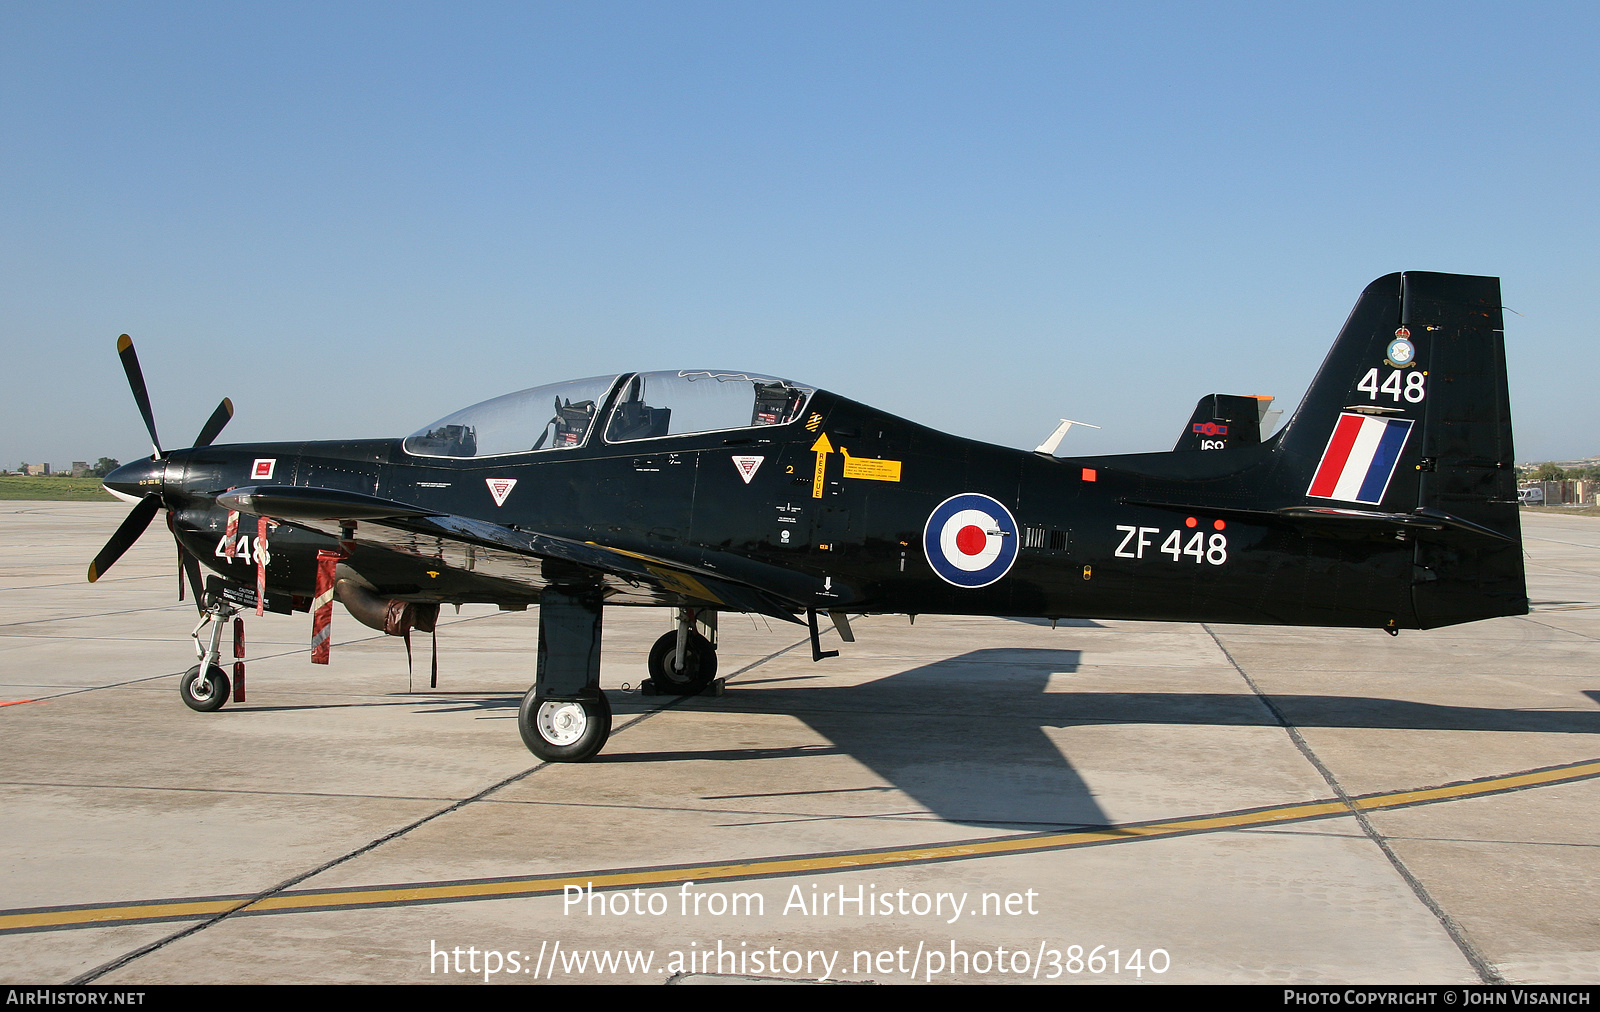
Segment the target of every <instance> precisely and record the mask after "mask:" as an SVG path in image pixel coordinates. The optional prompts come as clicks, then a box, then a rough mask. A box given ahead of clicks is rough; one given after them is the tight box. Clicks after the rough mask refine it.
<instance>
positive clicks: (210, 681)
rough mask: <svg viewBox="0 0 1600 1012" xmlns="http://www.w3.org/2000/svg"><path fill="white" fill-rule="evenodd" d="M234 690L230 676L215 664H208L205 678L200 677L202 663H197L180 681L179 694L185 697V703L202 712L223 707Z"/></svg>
mask: <svg viewBox="0 0 1600 1012" xmlns="http://www.w3.org/2000/svg"><path fill="white" fill-rule="evenodd" d="M232 691H233V686H231V685H229V684H228V676H227V675H225V674H223V673H222V669H221V668H219V667H217V666H216V665H215V664H210V665H207V666H206V677H204V678H202V677H200V665H198V664H196V665H195V666H194V667H192V668H190V669H189V670H188V672H187V673H186V674H185V675H184V676H183V681H181V682H179V683H178V695H180V696H182V697H183V703H184V705H185V706H187V707H188V708H189V709H191V710H199V711H200V712H201V713H210V712H211V711H212V710H220V709H222V704H224V703H226V702H227V701H228V695H229V694H230V693H231V692H232Z"/></svg>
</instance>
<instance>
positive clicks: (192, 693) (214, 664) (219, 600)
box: [178, 594, 244, 713]
mask: <svg viewBox="0 0 1600 1012" xmlns="http://www.w3.org/2000/svg"><path fill="white" fill-rule="evenodd" d="M238 612H239V609H238V608H235V607H234V606H233V605H232V604H230V603H228V601H227V600H226V599H225V598H223V596H222V595H221V594H209V595H208V597H207V599H206V608H205V611H204V612H202V613H201V615H200V624H199V625H196V626H195V627H194V632H192V633H190V634H189V635H190V636H192V637H194V652H195V654H196V655H197V656H198V657H199V658H200V663H199V664H196V665H195V666H194V667H192V668H190V669H189V670H188V671H187V672H186V673H185V674H184V676H183V680H182V681H181V682H179V683H178V695H180V696H182V697H183V704H184V705H185V706H187V707H188V708H189V709H191V710H198V711H200V712H201V713H210V712H211V711H213V710H220V709H222V707H223V706H224V705H225V704H226V703H227V702H228V696H229V695H230V693H231V692H232V688H233V687H232V686H231V685H229V684H228V676H227V675H225V674H223V672H222V665H221V664H220V663H218V660H219V658H220V657H221V654H222V630H223V629H224V628H225V627H226V626H227V624H228V619H230V618H232V617H233V616H234V615H236V614H238ZM208 622H209V623H210V624H211V646H210V648H209V649H208V648H206V647H204V646H201V644H200V630H202V629H204V628H205V627H206V623H208ZM240 670H243V666H242V665H241V666H240ZM241 677H242V676H241ZM240 691H241V692H243V691H244V690H242V689H241V690H240Z"/></svg>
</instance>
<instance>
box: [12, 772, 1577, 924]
mask: <svg viewBox="0 0 1600 1012" xmlns="http://www.w3.org/2000/svg"><path fill="white" fill-rule="evenodd" d="M1594 777H1600V759H1596V760H1590V761H1586V762H1581V763H1574V764H1570V765H1563V766H1548V767H1542V768H1540V769H1535V770H1525V771H1523V772H1520V773H1512V774H1507V775H1505V776H1499V777H1488V778H1485V779H1482V780H1472V781H1467V782H1464V783H1457V784H1445V785H1442V786H1438V787H1425V788H1418V789H1415V790H1407V791H1391V792H1386V793H1382V794H1372V795H1366V796H1363V797H1359V798H1352V799H1351V801H1350V805H1354V806H1355V807H1356V808H1359V809H1361V810H1363V811H1368V812H1373V811H1382V810H1384V809H1392V808H1404V807H1407V806H1411V805H1422V804H1434V803H1438V802H1444V801H1455V800H1460V799H1463V798H1473V797H1483V796H1485V795H1489V794H1501V793H1505V792H1508V791H1517V790H1525V789H1528V788H1532V787H1547V786H1551V785H1554V784H1563V783H1572V782H1574V781H1577V780H1585V779H1589V778H1594ZM1350 805H1347V804H1346V803H1345V802H1343V801H1337V800H1321V801H1310V802H1301V803H1296V804H1290V805H1277V806H1274V807H1271V808H1260V809H1252V810H1248V811H1240V812H1221V813H1216V814H1211V815H1201V816H1196V817H1194V818H1189V819H1173V820H1165V821H1156V822H1145V823H1130V824H1127V825H1121V826H1107V827H1104V828H1099V829H1086V830H1078V831H1074V832H1068V833H1039V834H1027V835H1020V836H1009V837H998V838H990V839H986V840H973V841H969V842H961V843H940V844H933V845H930V846H926V847H905V848H898V849H893V850H877V851H846V852H839V853H832V854H811V855H796V856H790V857H774V858H763V859H759V860H754V861H736V862H728V863H722V864H697V865H672V866H666V867H659V868H638V869H622V870H615V871H595V872H579V873H576V874H569V875H547V876H535V877H518V878H499V879H472V880H468V881H462V882H419V883H414V884H407V885H392V886H370V887H361V888H355V889H329V890H312V889H306V890H291V891H286V892H281V893H277V894H274V895H271V896H267V897H265V898H263V899H260V900H256V901H254V902H251V901H250V898H249V897H248V896H219V897H194V898H192V899H178V900H157V901H146V902H137V903H125V904H106V905H101V906H87V905H86V906H77V907H49V908H44V907H38V908H33V909H27V910H11V911H0V934H5V933H12V932H26V931H49V930H53V929H63V928H85V927H99V926H104V925H109V924H127V923H140V922H152V921H179V920H200V919H203V918H207V917H215V916H218V915H220V914H226V913H229V912H234V913H239V914H273V913H291V912H295V911H311V910H338V909H351V908H359V907H386V906H410V905H415V904H423V903H447V902H460V901H469V900H487V899H508V898H511V897H528V896H543V895H550V894H553V893H560V892H561V891H562V890H563V889H565V888H566V887H568V886H578V887H584V886H592V887H593V888H595V889H624V888H639V887H644V886H664V885H679V884H681V883H685V882H714V881H719V880H721V881H726V880H730V879H753V878H771V877H775V876H783V875H805V874H818V873H826V872H838V871H850V870H855V869H863V868H879V867H884V866H888V865H911V864H926V863H930V862H937V861H958V860H962V859H967V858H980V857H996V856H1003V855H1014V854H1029V853H1038V852H1041V851H1049V850H1063V849H1070V848H1074V847H1087V846H1096V845H1104V844H1114V843H1126V842H1131V841H1134V840H1152V839H1159V838H1162V837H1169V836H1183V835H1189V834H1194V833H1207V832H1216V831H1219V830H1229V829H1250V828H1255V827H1259V826H1270V825H1276V824H1283V823H1292V822H1304V821H1308V820H1313V819H1326V818H1336V817H1338V816H1342V815H1349V814H1350Z"/></svg>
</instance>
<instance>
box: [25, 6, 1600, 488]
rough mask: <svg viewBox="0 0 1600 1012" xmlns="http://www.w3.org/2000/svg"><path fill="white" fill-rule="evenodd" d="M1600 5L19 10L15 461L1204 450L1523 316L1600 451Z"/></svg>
mask: <svg viewBox="0 0 1600 1012" xmlns="http://www.w3.org/2000/svg"><path fill="white" fill-rule="evenodd" d="M1597 27H1600V14H1597V8H1595V7H1593V6H1592V5H1577V4H1546V5H1532V6H1513V5H1509V4H1499V5H1473V4H1465V3H1453V4H1348V3H1341V4H1327V5H1313V4H1263V5H1253V4H1222V5H1215V4H1208V5H1199V4H1194V5H1184V4H1127V5H1106V4H1093V5H1091V4H1081V5H1078V4H1062V3H1057V4H1004V3H987V4H955V3H950V4H943V3H916V4H913V3H878V4H861V3H854V4H821V3H813V4H793V5H784V4H773V3H761V4H755V3H743V4H696V3H641V4H632V3H562V4H534V3H526V4H508V5H467V4H450V5H446V4H432V5H403V4H394V3H385V4H374V5H357V4H308V5H299V6H297V5H292V4H284V3H274V4H265V5H244V4H226V5H217V4H195V5H157V4H138V5H116V4H92V5H91V4H84V5H66V4H32V3H26V4H16V3H0V145H3V149H0V150H3V157H0V355H3V361H4V366H5V368H4V373H5V375H6V377H7V382H6V384H5V387H6V392H5V394H4V396H3V397H0V466H6V467H15V466H16V464H17V463H18V462H20V461H22V460H28V461H40V460H48V461H50V462H52V463H56V464H63V463H66V462H67V461H70V460H72V459H79V460H84V459H87V460H90V461H93V460H94V459H95V458H96V457H98V456H101V455H109V456H114V457H118V458H120V459H122V460H124V461H126V460H129V459H132V458H134V457H136V456H139V455H141V454H142V453H148V452H149V451H148V446H147V441H146V439H145V435H144V431H143V425H142V424H141V422H140V421H139V417H138V413H137V412H136V410H135V409H134V406H133V402H132V399H131V397H130V396H129V394H128V392H127V388H126V383H125V381H124V380H123V378H122V375H121V369H120V366H119V365H118V362H117V359H116V355H115V340H116V337H117V335H118V334H120V333H124V332H126V333H129V334H131V335H132V336H133V338H134V340H135V342H136V345H137V347H138V349H139V351H140V355H141V358H142V360H143V362H144V366H145V372H146V376H147V378H148V379H149V381H150V388H151V396H152V400H153V401H154V405H155V411H156V417H157V423H158V425H159V426H160V429H161V433H162V438H163V441H164V442H165V443H166V444H167V445H170V446H178V445H187V443H188V442H190V441H191V440H192V439H193V436H194V433H195V432H196V431H198V429H199V427H200V425H201V423H202V422H203V421H204V419H205V417H206V416H207V415H208V414H209V413H210V411H211V409H212V408H213V407H214V406H215V404H216V402H217V401H218V400H219V399H220V398H221V397H222V396H224V395H227V396H231V397H232V398H233V399H234V402H235V404H236V406H237V409H238V413H237V415H236V417H235V419H234V421H233V423H232V424H231V425H230V426H229V427H228V429H227V430H226V431H225V433H224V436H223V441H256V440H265V439H313V438H331V437H346V436H384V435H403V434H405V433H407V432H409V431H411V430H413V429H415V428H417V427H419V426H421V425H422V424H423V423H425V422H427V421H429V420H431V419H433V418H435V417H438V416H441V415H444V414H446V413H448V412H450V411H452V410H454V409H456V408H459V407H462V406H464V405H466V404H468V403H471V402H474V401H477V400H482V399H485V398H488V397H492V396H495V395H497V394H501V393H505V392H507V391H510V390H514V389H519V388H522V387H528V386H535V385H538V384H542V383H547V382H553V381H556V380H560V379H566V378H571V377H577V376H589V375H594V374H597V373H605V372H611V371H623V370H627V369H635V368H641V369H656V368H671V367H680V366H688V367H696V368H703V367H716V368H741V369H748V370H753V371H761V372H767V373H772V374H777V375H783V376H788V377H791V378H793V379H798V380H803V381H806V382H810V383H813V384H817V385H820V386H824V387H827V388H829V389H833V390H836V391H838V392H840V393H843V394H845V395H847V396H851V397H855V398H857V399H859V400H864V401H867V402H870V403H874V404H878V405H880V406H882V407H885V408H887V409H889V410H891V411H894V412H897V413H900V414H904V415H907V416H909V417H912V418H915V419H917V420H919V421H923V422H926V423H928V424H932V425H935V426H937V427H940V428H944V429H947V430H949V431H953V432H958V433H961V434H964V435H970V436H976V437H979V438H983V439H989V440H992V441H995V442H1000V443H1005V444H1009V445H1015V446H1023V447H1031V446H1033V445H1034V444H1035V443H1037V442H1038V441H1039V440H1040V439H1042V438H1043V437H1044V436H1045V435H1046V434H1047V433H1049V431H1050V430H1051V429H1052V428H1053V426H1054V424H1055V421H1056V419H1057V418H1059V417H1062V416H1066V417H1070V418H1077V419H1082V420H1085V421H1090V422H1095V423H1097V424H1100V425H1102V426H1104V428H1103V429H1101V430H1100V431H1098V432H1095V431H1090V430H1076V429H1075V430H1074V431H1073V432H1072V434H1071V435H1070V436H1069V437H1068V440H1067V442H1066V443H1065V444H1064V445H1063V448H1062V452H1064V453H1070V452H1079V453H1106V452H1122V451H1130V452H1131V451H1138V450H1148V449H1166V448H1169V447H1170V446H1171V444H1172V442H1173V440H1174V439H1175V438H1176V436H1177V433H1178V431H1179V429H1180V427H1181V426H1182V424H1183V423H1184V421H1185V420H1186V419H1187V417H1188V415H1189V412H1190V410H1191V409H1192V407H1193V405H1194V402H1195V401H1196V400H1197V399H1198V398H1199V397H1200V396H1201V395H1203V394H1206V393H1209V392H1213V391H1218V392H1231V393H1246V394H1259V393H1266V394H1275V395H1277V396H1278V397H1280V398H1282V401H1281V402H1280V406H1283V407H1292V404H1293V402H1294V401H1296V400H1297V399H1298V398H1299V396H1300V395H1301V393H1302V392H1303V391H1304V388H1305V385H1306V383H1307V382H1308V381H1309V380H1310V378H1311V375H1312V373H1313V371H1314V370H1315V369H1316V367H1317V365H1318V363H1320V361H1321V359H1322V356H1323V354H1324V353H1325V352H1326V350H1327V347H1328V345H1329V343H1330V342H1331V341H1332V339H1333V336H1334V334H1335V333H1336V332H1337V330H1338V327H1339V325H1340V324H1341V322H1342V321H1343V319H1344V317H1345V315H1346V314H1347V313H1348V311H1349V308H1350V306H1351V305H1352V304H1353V302H1354V301H1355V298H1356V296H1357V295H1358V294H1359V292H1360V291H1361V289H1362V288H1363V287H1364V286H1365V285H1366V284H1367V283H1368V282H1369V281H1371V280H1372V279H1373V278H1375V277H1378V276H1380V275H1382V274H1386V273H1389V272H1391V271H1395V270H1405V269H1410V270H1436V271H1449V272H1460V273H1474V274H1493V275H1498V276H1500V277H1501V278H1502V279H1503V284H1504V297H1505V302H1506V305H1507V306H1509V307H1510V308H1511V309H1513V310H1516V311H1517V312H1518V313H1520V314H1522V315H1520V316H1518V315H1511V314H1508V315H1507V320H1508V322H1507V341H1508V352H1509V355H1508V357H1509V359H1510V363H1511V370H1512V408H1513V414H1514V417H1515V422H1516V438H1517V446H1518V457H1519V459H1524V460H1526V459H1549V458H1566V457H1575V456H1580V455H1589V454H1596V453H1600V401H1597V398H1596V397H1595V396H1594V387H1595V383H1594V379H1595V377H1596V376H1597V375H1600V369H1597V366H1600V342H1597V341H1596V340H1595V330H1596V327H1595V323H1594V318H1593V313H1592V310H1591V304H1592V302H1593V298H1592V294H1591V293H1592V291H1593V288H1594V279H1595V277H1596V273H1597V272H1596V268H1597V266H1600V263H1597V259H1600V258H1597V241H1600V240H1597V237H1600V220H1597V219H1600V214H1597V200H1596V187H1595V184H1596V171H1595V166H1596V165H1597V162H1600V160H1597V155H1600V143H1597V142H1600V102H1597V97H1600V80H1597V77H1600V74H1597V66H1596V64H1597V57H1596V50H1595V41H1594V40H1595V39H1596V37H1597V32H1596V29H1597Z"/></svg>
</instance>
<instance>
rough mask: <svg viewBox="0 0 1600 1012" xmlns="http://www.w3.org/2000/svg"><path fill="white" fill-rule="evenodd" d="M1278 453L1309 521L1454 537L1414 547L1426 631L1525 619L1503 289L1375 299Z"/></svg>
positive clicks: (1409, 276)
mask: <svg viewBox="0 0 1600 1012" xmlns="http://www.w3.org/2000/svg"><path fill="white" fill-rule="evenodd" d="M1278 449H1279V450H1280V452H1282V453H1284V454H1285V455H1286V456H1287V457H1289V458H1290V459H1294V458H1298V459H1299V461H1300V465H1299V466H1296V467H1294V468H1293V470H1295V471H1302V472H1303V474H1302V476H1301V477H1302V479H1303V480H1304V481H1305V484H1304V485H1303V486H1300V488H1299V490H1298V491H1299V494H1303V495H1304V497H1305V498H1304V500H1303V501H1304V502H1305V503H1306V505H1307V506H1308V507H1325V508H1329V509H1337V510H1350V511H1363V512H1372V513H1388V514H1409V515H1411V516H1414V517H1419V518H1429V517H1432V518H1436V519H1438V520H1440V521H1441V522H1443V523H1444V524H1445V526H1444V527H1443V529H1442V530H1440V531H1438V532H1437V533H1432V534H1427V535H1419V536H1418V538H1417V541H1416V558H1415V565H1414V567H1413V570H1414V578H1413V588H1412V597H1413V600H1414V603H1415V605H1416V609H1417V617H1418V621H1419V623H1420V624H1421V625H1422V626H1423V627H1424V628H1429V627H1433V626H1438V625H1447V624H1450V623H1454V622H1465V621H1471V620H1473V619H1478V618H1487V617H1490V616H1493V615H1508V614H1523V613H1525V612H1526V611H1527V591H1526V585H1525V583H1524V579H1523V570H1522V545H1521V526H1520V523H1519V519H1518V514H1517V487H1516V471H1515V468H1514V457H1513V451H1512V443H1511V408H1510V395H1509V393H1508V390H1507V384H1506V368H1505V341H1504V332H1503V322H1502V317H1501V311H1500V281H1499V279H1498V278H1480V277H1468V276H1463V275H1455V274H1427V273H1421V272H1407V273H1404V274H1391V275H1388V276H1387V277H1383V278H1379V279H1378V280H1377V281H1374V282H1373V283H1372V284H1370V285H1368V286H1367V289H1366V291H1364V292H1362V294H1361V298H1360V300H1359V301H1357V303H1356V306H1355V309H1354V310H1352V311H1351V313H1350V318H1349V319H1348V320H1347V321H1346V322H1345V325H1344V329H1343V330H1342V331H1341V332H1340V334H1339V339H1338V340H1337V341H1335V342H1334V345H1333V348H1332V350H1331V351H1329V352H1328V357H1327V359H1326V360H1324V362H1323V364H1322V368H1321V369H1320V370H1318V372H1317V377H1316V379H1315V380H1313V381H1312V384H1311V387H1310V389H1309V390H1307V391H1306V396H1305V400H1304V401H1302V402H1301V404H1300V407H1299V409H1298V410H1296V411H1295V414H1294V417H1293V418H1292V419H1291V420H1290V421H1289V424H1288V425H1287V426H1285V427H1284V430H1283V435H1282V439H1281V440H1280V442H1279V446H1278ZM1287 491H1290V492H1291V494H1296V493H1297V490H1295V489H1289V490H1287Z"/></svg>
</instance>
